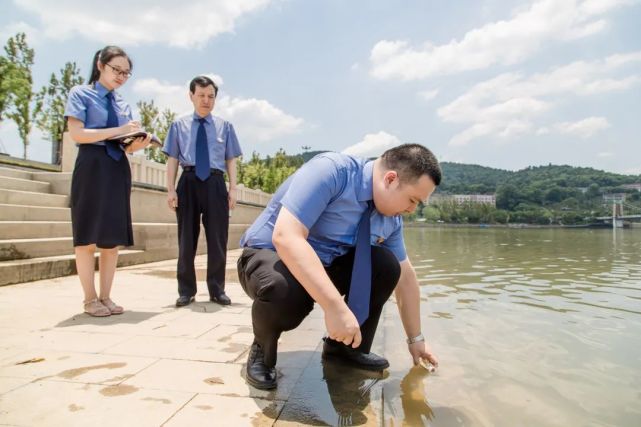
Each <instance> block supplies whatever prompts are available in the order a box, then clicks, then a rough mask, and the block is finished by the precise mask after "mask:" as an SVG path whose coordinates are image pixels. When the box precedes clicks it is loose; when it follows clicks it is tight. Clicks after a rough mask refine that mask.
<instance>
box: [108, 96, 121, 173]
mask: <svg viewBox="0 0 641 427" xmlns="http://www.w3.org/2000/svg"><path fill="white" fill-rule="evenodd" d="M106 127H107V128H117V127H118V116H117V115H116V110H115V108H114V93H113V92H109V93H108V94H107V126H106ZM105 148H106V149H107V154H108V155H109V157H111V158H112V159H114V160H116V161H118V160H120V158H121V157H122V150H121V149H120V144H118V143H117V142H116V141H105Z"/></svg>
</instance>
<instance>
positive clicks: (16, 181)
mask: <svg viewBox="0 0 641 427" xmlns="http://www.w3.org/2000/svg"><path fill="white" fill-rule="evenodd" d="M0 188H6V189H9V190H22V191H34V192H36V193H51V184H49V183H48V182H44V181H34V180H32V179H23V178H13V177H9V176H2V175H0Z"/></svg>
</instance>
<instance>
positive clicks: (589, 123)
mask: <svg viewBox="0 0 641 427" xmlns="http://www.w3.org/2000/svg"><path fill="white" fill-rule="evenodd" d="M609 127H610V123H609V122H608V120H607V119H606V118H605V117H588V118H586V119H583V120H579V121H577V122H563V123H557V124H556V125H554V128H555V129H556V130H557V131H558V132H559V133H561V134H564V135H571V136H577V137H579V138H589V137H591V136H592V135H594V134H595V133H597V132H599V131H602V130H604V129H607V128H609Z"/></svg>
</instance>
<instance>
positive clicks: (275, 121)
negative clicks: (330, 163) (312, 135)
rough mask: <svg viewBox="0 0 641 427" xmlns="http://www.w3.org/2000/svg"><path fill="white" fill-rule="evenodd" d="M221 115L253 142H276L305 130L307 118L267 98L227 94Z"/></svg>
mask: <svg viewBox="0 0 641 427" xmlns="http://www.w3.org/2000/svg"><path fill="white" fill-rule="evenodd" d="M218 106H219V110H218V111H219V114H220V115H221V116H222V117H225V118H226V119H228V120H229V121H231V122H232V123H233V124H234V126H235V127H236V129H237V130H238V133H239V135H242V137H243V138H244V139H246V140H249V141H252V142H254V141H255V142H266V141H272V140H274V139H277V138H279V137H282V136H285V135H291V134H295V133H298V132H300V131H301V130H302V126H303V119H300V118H297V117H294V116H291V115H289V114H287V113H285V112H284V111H282V110H281V109H279V108H278V107H275V106H273V105H272V104H270V103H269V102H267V101H265V100H264V99H255V98H249V99H243V98H231V97H229V96H224V97H223V98H221V99H220V100H219V101H218Z"/></svg>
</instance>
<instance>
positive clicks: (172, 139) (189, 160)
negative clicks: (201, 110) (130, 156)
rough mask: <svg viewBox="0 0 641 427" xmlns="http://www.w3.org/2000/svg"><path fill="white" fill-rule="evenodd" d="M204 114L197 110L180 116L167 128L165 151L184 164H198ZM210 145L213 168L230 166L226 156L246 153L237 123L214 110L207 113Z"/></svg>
mask: <svg viewBox="0 0 641 427" xmlns="http://www.w3.org/2000/svg"><path fill="white" fill-rule="evenodd" d="M198 119H200V116H199V115H198V114H196V113H195V112H194V113H192V114H187V115H184V116H182V117H180V118H178V119H176V120H175V121H174V122H173V123H172V124H171V127H170V128H169V132H167V137H166V138H165V143H164V146H163V149H162V151H163V152H164V153H165V154H167V155H168V156H170V157H173V158H175V159H178V162H179V163H180V165H181V166H194V165H196V135H197V134H198V126H200V122H199V121H198ZM204 119H205V122H204V126H205V133H206V134H207V147H208V148H209V163H210V168H212V169H219V170H221V171H223V172H224V171H226V170H227V165H226V164H225V160H229V159H233V158H235V157H238V156H241V155H242V154H243V153H242V151H241V149H240V144H239V143H238V137H237V136H236V131H235V130H234V126H232V124H231V123H229V122H228V121H225V120H223V119H221V118H220V117H217V116H212V115H211V114H209V115H207V116H206V117H204Z"/></svg>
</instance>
